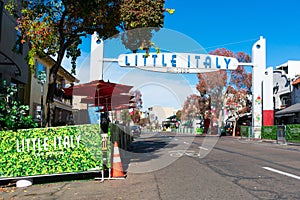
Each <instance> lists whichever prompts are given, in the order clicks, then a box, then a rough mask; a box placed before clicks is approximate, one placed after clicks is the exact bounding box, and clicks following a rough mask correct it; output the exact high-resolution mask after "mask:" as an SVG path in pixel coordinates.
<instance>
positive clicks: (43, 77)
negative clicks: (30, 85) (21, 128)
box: [37, 71, 46, 127]
mask: <svg viewBox="0 0 300 200" xmlns="http://www.w3.org/2000/svg"><path fill="white" fill-rule="evenodd" d="M37 78H38V80H39V84H41V127H43V115H44V112H43V111H44V102H43V100H44V84H45V83H46V72H45V71H39V74H38V77H37Z"/></svg>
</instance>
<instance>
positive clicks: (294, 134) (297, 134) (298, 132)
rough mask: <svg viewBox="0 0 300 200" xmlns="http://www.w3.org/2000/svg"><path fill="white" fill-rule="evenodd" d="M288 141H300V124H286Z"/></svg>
mask: <svg viewBox="0 0 300 200" xmlns="http://www.w3.org/2000/svg"><path fill="white" fill-rule="evenodd" d="M286 141H287V142H300V125H299V124H288V125H286Z"/></svg>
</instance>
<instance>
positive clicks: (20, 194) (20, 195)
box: [0, 173, 158, 200]
mask: <svg viewBox="0 0 300 200" xmlns="http://www.w3.org/2000/svg"><path fill="white" fill-rule="evenodd" d="M99 176H100V175H99ZM154 181H155V180H154V177H153V174H150V173H148V174H147V173H146V174H129V175H128V176H127V178H126V179H124V180H105V181H104V182H100V181H96V180H94V179H88V180H75V181H63V182H55V183H44V184H34V185H32V186H29V187H25V188H16V187H15V186H13V185H12V186H11V187H5V188H0V200H7V199H9V200H12V199H22V200H27V199H28V200H29V199H30V200H32V199H43V200H47V199H49V200H50V199H66V200H69V199H72V200H77V199H78V200H79V199H80V200H84V199H89V200H93V199H141V198H142V197H143V196H145V194H147V199H157V198H158V197H157V196H156V195H157V192H154V191H156V188H153V186H155V184H154V183H153V182H154ZM141 184H143V186H142V187H141ZM135 185H138V187H135Z"/></svg>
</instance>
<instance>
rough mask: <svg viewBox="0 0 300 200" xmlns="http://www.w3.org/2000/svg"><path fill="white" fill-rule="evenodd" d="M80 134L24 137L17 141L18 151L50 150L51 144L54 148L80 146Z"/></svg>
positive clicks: (61, 148)
mask: <svg viewBox="0 0 300 200" xmlns="http://www.w3.org/2000/svg"><path fill="white" fill-rule="evenodd" d="M79 144H80V135H77V136H68V135H65V136H55V137H54V138H51V139H50V138H48V137H45V138H24V139H21V140H17V141H16V145H17V152H29V151H33V152H34V153H35V152H36V151H38V152H39V151H48V148H49V146H50V145H51V146H52V147H53V150H56V149H59V150H63V149H66V148H75V147H79Z"/></svg>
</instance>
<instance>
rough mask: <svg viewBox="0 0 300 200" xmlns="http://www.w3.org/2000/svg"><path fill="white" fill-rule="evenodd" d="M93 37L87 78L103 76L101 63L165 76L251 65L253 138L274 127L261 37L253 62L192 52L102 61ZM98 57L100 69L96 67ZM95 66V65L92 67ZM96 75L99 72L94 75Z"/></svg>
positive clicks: (270, 82)
mask: <svg viewBox="0 0 300 200" xmlns="http://www.w3.org/2000/svg"><path fill="white" fill-rule="evenodd" d="M96 39H97V37H96V36H93V37H92V49H91V50H92V51H91V58H92V59H91V63H92V64H91V69H90V70H91V73H90V79H93V78H96V77H95V76H97V77H98V75H99V74H100V77H102V75H103V74H102V69H103V62H118V64H119V65H120V66H121V67H134V68H139V69H142V70H148V71H155V72H166V73H191V74H192V73H204V72H211V71H217V70H235V69H236V68H237V67H238V66H252V129H251V130H252V132H251V133H252V136H253V137H255V138H260V137H261V127H262V125H273V122H274V110H273V99H272V96H273V93H272V92H273V69H272V68H271V67H270V68H268V69H266V40H265V38H263V37H262V36H261V37H260V39H259V40H258V41H257V42H256V43H254V44H253V46H252V62H251V63H240V62H238V60H237V59H236V58H232V57H225V56H217V55H209V54H192V53H172V52H171V53H169V52H168V53H149V54H145V53H130V54H121V55H119V57H118V58H117V59H110V58H107V59H106V58H104V56H103V42H102V43H100V44H99V48H98V46H93V45H96V43H94V42H93V40H96ZM99 55H100V61H101V62H100V66H99V63H98V61H99ZM93 63H94V64H93ZM95 72H99V74H98V73H95Z"/></svg>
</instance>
